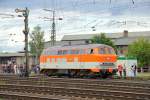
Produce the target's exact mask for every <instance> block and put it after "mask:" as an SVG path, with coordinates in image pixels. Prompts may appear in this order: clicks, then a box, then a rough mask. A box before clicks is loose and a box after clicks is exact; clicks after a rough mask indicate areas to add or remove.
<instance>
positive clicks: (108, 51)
mask: <svg viewBox="0 0 150 100" xmlns="http://www.w3.org/2000/svg"><path fill="white" fill-rule="evenodd" d="M99 54H115V51H114V49H113V48H111V47H100V48H99Z"/></svg>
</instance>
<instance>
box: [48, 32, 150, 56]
mask: <svg viewBox="0 0 150 100" xmlns="http://www.w3.org/2000/svg"><path fill="white" fill-rule="evenodd" d="M95 35H98V34H80V35H64V37H63V38H62V40H61V41H57V42H56V45H75V44H89V43H91V41H90V40H91V39H92V38H93V37H94V36H95ZM105 35H106V37H108V38H110V39H112V41H113V42H114V44H115V45H116V46H117V48H118V55H124V54H125V53H126V52H127V47H128V45H130V44H131V43H133V42H134V41H135V40H137V39H138V38H140V37H143V38H146V39H150V31H142V32H128V31H127V30H125V31H124V32H120V33H105ZM49 46H50V42H46V43H45V48H47V47H49Z"/></svg>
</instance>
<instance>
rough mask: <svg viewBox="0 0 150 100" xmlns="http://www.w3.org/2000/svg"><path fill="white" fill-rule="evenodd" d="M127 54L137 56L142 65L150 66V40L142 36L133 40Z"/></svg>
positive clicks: (139, 64) (139, 63)
mask: <svg viewBox="0 0 150 100" xmlns="http://www.w3.org/2000/svg"><path fill="white" fill-rule="evenodd" d="M127 56H129V57H136V58H137V60H138V66H140V67H146V66H147V67H148V66H150V40H148V39H144V38H140V39H138V40H137V41H135V42H133V43H132V44H131V45H129V47H128V54H127Z"/></svg>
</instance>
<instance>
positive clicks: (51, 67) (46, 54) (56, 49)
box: [40, 44, 117, 77]
mask: <svg viewBox="0 0 150 100" xmlns="http://www.w3.org/2000/svg"><path fill="white" fill-rule="evenodd" d="M116 61H117V56H116V54H115V51H114V49H113V48H112V47H110V46H108V45H104V44H86V45H71V46H53V47H49V48H47V49H44V50H43V52H42V54H41V56H40V70H41V73H44V74H46V75H49V76H55V75H58V76H68V77H108V76H112V75H113V74H115V73H116V71H117V68H116Z"/></svg>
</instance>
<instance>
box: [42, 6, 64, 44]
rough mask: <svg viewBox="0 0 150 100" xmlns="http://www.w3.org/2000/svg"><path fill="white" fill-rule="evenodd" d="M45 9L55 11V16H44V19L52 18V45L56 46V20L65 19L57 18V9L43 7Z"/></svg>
mask: <svg viewBox="0 0 150 100" xmlns="http://www.w3.org/2000/svg"><path fill="white" fill-rule="evenodd" d="M43 10H45V11H49V12H52V13H53V18H47V17H44V19H51V20H52V28H51V37H50V38H51V46H54V45H55V43H56V27H55V20H63V19H62V18H57V19H56V18H55V10H49V9H43Z"/></svg>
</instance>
